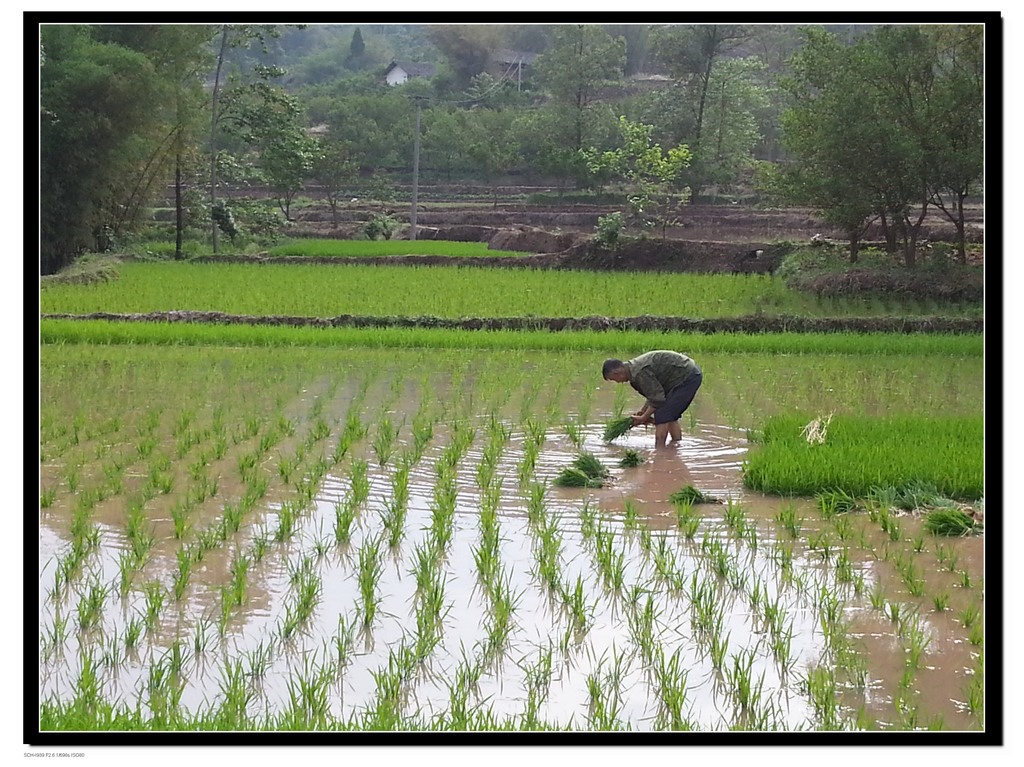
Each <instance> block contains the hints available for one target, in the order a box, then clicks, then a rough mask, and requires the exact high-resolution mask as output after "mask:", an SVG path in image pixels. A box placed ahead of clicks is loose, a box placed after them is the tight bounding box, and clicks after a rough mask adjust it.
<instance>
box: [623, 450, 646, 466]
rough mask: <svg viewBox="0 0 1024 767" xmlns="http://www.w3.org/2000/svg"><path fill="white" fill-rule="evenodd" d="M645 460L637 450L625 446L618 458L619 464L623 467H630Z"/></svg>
mask: <svg viewBox="0 0 1024 767" xmlns="http://www.w3.org/2000/svg"><path fill="white" fill-rule="evenodd" d="M646 460H647V459H646V458H644V456H643V454H641V452H640V451H639V450H634V449H633V448H630V447H627V448H626V449H625V451H624V452H623V455H622V458H620V459H619V466H620V467H622V468H623V469H631V468H633V467H635V466H639V465H640V464H642V463H643V462H644V461H646Z"/></svg>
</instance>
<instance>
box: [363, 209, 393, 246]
mask: <svg viewBox="0 0 1024 767" xmlns="http://www.w3.org/2000/svg"><path fill="white" fill-rule="evenodd" d="M397 228H398V219H396V218H395V217H394V216H392V215H391V214H390V213H374V214H373V216H372V217H371V218H370V220H369V221H367V222H366V226H365V227H363V233H364V234H365V235H366V238H367V239H369V240H378V239H383V240H390V239H391V235H392V234H394V233H395V230H396V229H397Z"/></svg>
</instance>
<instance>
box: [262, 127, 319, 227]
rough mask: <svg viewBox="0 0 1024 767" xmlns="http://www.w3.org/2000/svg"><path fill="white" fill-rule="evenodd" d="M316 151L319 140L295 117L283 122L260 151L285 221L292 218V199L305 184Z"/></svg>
mask: <svg viewBox="0 0 1024 767" xmlns="http://www.w3.org/2000/svg"><path fill="white" fill-rule="evenodd" d="M316 152H317V145H316V141H315V140H313V139H312V138H310V137H309V136H307V135H306V133H305V132H304V131H303V129H302V127H301V126H300V125H298V124H297V123H295V122H294V121H292V120H284V121H282V123H281V125H280V126H279V127H278V128H277V130H275V131H274V133H273V134H271V135H270V136H268V138H267V140H266V141H265V143H264V146H263V149H262V151H261V152H260V157H259V164H260V170H261V172H262V176H263V179H264V180H265V181H266V182H267V184H268V186H269V187H270V188H271V190H273V192H274V195H275V198H276V200H277V205H278V207H279V208H280V209H281V212H282V213H284V217H285V220H286V221H291V218H292V217H291V205H292V201H293V200H294V199H295V196H296V195H297V194H298V193H299V192H301V191H302V189H303V188H304V187H305V182H306V178H307V177H308V176H309V172H310V170H311V169H312V167H313V161H314V158H315V157H316Z"/></svg>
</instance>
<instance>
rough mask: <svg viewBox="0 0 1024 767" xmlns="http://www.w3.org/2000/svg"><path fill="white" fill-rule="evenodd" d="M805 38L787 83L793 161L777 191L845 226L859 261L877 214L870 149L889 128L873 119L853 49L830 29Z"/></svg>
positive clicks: (787, 132)
mask: <svg viewBox="0 0 1024 767" xmlns="http://www.w3.org/2000/svg"><path fill="white" fill-rule="evenodd" d="M806 34H807V44H806V46H805V47H804V48H803V49H802V50H801V51H800V53H799V54H797V55H796V56H794V58H793V61H792V66H793V74H792V76H791V77H790V78H787V79H785V80H784V81H783V85H784V86H785V88H786V90H787V92H788V93H789V96H790V98H791V107H790V109H788V110H787V111H786V112H785V113H784V114H783V121H782V129H783V134H782V135H783V140H784V142H785V145H786V148H787V149H788V150H789V152H790V154H791V155H792V158H793V161H792V162H791V163H789V164H787V166H786V168H785V172H784V174H783V175H782V176H781V177H780V178H779V179H777V183H776V185H775V189H776V190H777V191H778V192H780V193H781V195H782V196H783V198H784V199H786V200H787V201H789V202H791V203H796V204H804V205H810V206H813V207H816V208H818V209H819V210H820V211H821V213H822V215H823V217H824V218H825V220H826V221H827V222H829V223H831V224H833V225H834V226H837V227H839V228H840V229H842V231H844V232H845V233H846V236H847V238H848V240H849V243H850V260H851V262H855V261H856V260H857V253H858V250H859V242H860V239H861V237H863V234H864V232H865V231H866V230H867V227H868V225H869V224H870V223H871V222H872V221H873V220H874V219H875V218H877V216H878V203H879V197H878V195H877V194H876V192H875V185H874V177H875V175H876V173H877V172H878V168H877V167H876V160H877V155H876V154H874V153H873V149H874V147H873V146H872V145H873V144H874V143H875V142H878V141H884V135H883V134H884V131H885V127H884V125H880V124H878V123H876V122H875V121H874V120H873V119H872V118H873V102H872V98H871V96H870V94H869V93H868V92H867V91H866V90H865V89H864V88H863V87H862V86H863V82H862V81H861V79H860V77H859V75H858V73H857V71H856V68H855V66H854V65H853V62H852V59H851V57H850V56H849V54H848V51H847V49H846V48H845V47H844V46H843V45H842V44H841V43H840V42H839V40H838V39H836V38H835V37H834V36H833V35H830V34H828V33H827V32H825V31H824V30H821V29H810V30H808V31H807V33H806Z"/></svg>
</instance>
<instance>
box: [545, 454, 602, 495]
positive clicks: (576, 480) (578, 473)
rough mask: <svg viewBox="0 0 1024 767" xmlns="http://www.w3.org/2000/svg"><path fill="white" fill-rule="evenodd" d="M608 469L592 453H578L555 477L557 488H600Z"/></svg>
mask: <svg viewBox="0 0 1024 767" xmlns="http://www.w3.org/2000/svg"><path fill="white" fill-rule="evenodd" d="M607 476H608V469H606V468H605V467H604V465H603V464H602V463H601V462H600V461H599V460H598V459H597V457H596V456H595V455H594V454H593V453H580V454H579V455H577V456H576V458H575V459H573V462H572V463H571V464H570V465H569V466H567V467H566V468H564V469H562V471H561V473H560V474H559V475H558V476H557V477H555V484H556V485H558V486H559V487H602V486H603V485H604V478H605V477H607Z"/></svg>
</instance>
